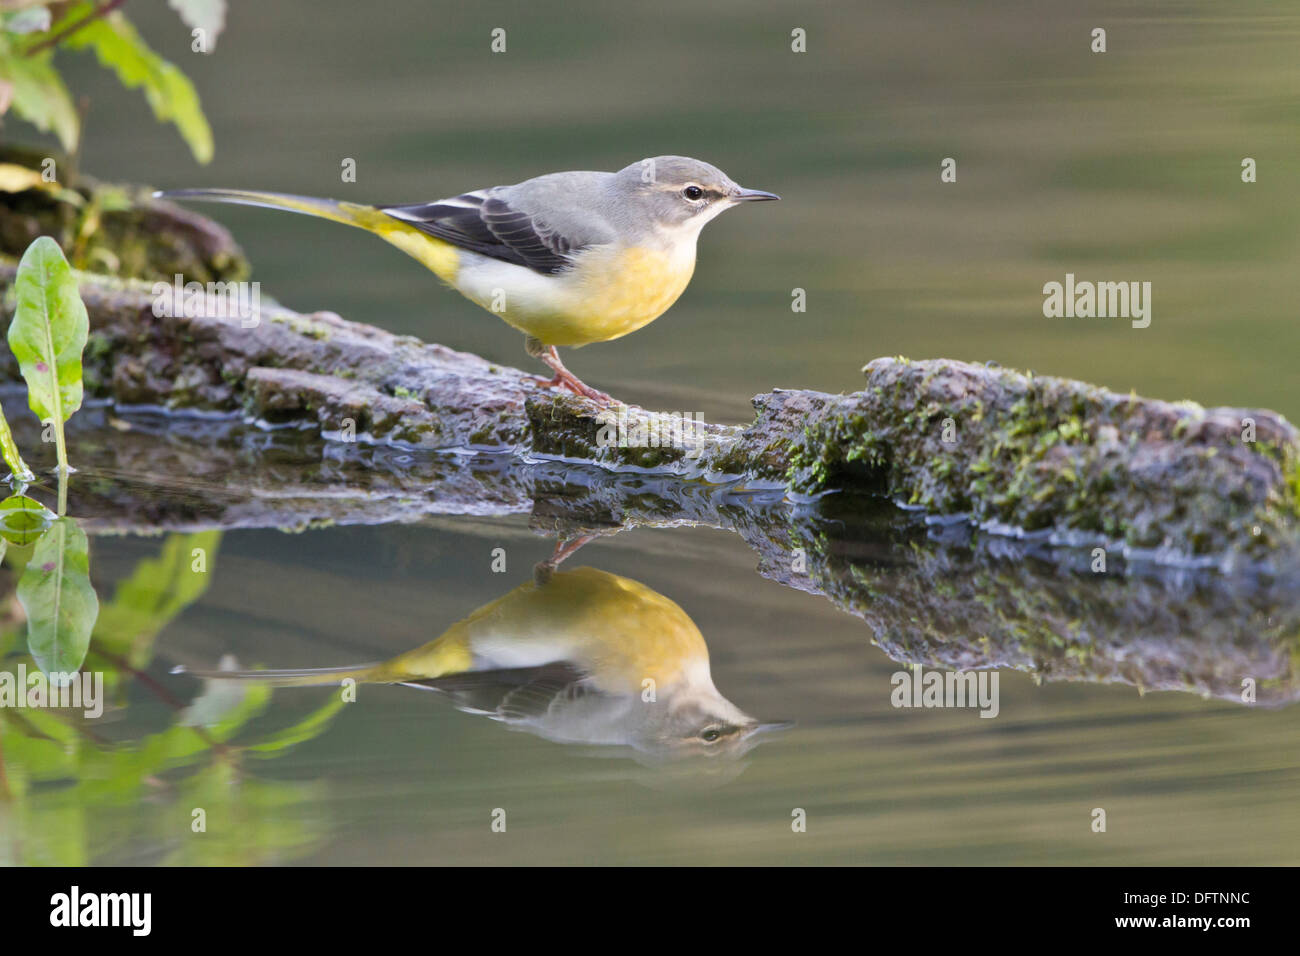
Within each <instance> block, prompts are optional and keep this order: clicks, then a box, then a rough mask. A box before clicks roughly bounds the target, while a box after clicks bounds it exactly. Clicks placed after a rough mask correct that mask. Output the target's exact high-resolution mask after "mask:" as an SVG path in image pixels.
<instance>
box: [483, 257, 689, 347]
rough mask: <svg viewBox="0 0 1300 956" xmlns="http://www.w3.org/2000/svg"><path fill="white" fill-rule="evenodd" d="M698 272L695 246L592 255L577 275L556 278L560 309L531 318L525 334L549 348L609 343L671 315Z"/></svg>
mask: <svg viewBox="0 0 1300 956" xmlns="http://www.w3.org/2000/svg"><path fill="white" fill-rule="evenodd" d="M694 272H695V249H694V246H693V245H692V247H691V248H689V249H685V250H682V251H679V252H673V253H669V252H664V251H662V250H659V249H650V248H633V247H626V246H624V247H613V246H611V247H603V248H596V249H592V250H589V251H588V252H586V253H584V254H583V255H582V257H581V258H580V259H579V260H578V263H577V265H576V266H575V267H574V268H573V270H572V271H570V272H568V273H565V274H563V275H562V276H559V277H557V279H558V281H559V282H560V283H562V285H563V295H562V296H561V297H559V299H560V302H561V303H562V305H561V308H559V309H556V310H555V311H554V312H551V313H550V314H544V315H537V316H531V317H529V318H528V325H529V327H528V328H525V329H524V331H526V332H528V333H529V334H530V335H534V336H536V337H537V338H539V339H541V340H542V342H544V343H545V344H546V345H568V346H578V345H589V344H590V343H592V342H608V341H609V340H611V339H616V338H619V337H620V336H624V335H627V334H628V333H629V332H635V331H636V330H637V329H639V328H641V327H642V326H645V325H648V324H649V323H651V322H653V321H654V320H655V319H657V318H659V316H661V315H663V314H664V313H665V312H666V311H668V308H669V307H670V306H671V305H672V304H673V303H674V302H676V301H677V298H678V296H680V295H681V294H682V292H683V291H685V289H686V286H687V285H689V284H690V281H691V275H692V274H693V273H694ZM507 321H511V320H509V319H508V320H507ZM511 324H516V323H515V322H514V321H511ZM521 327H522V326H521Z"/></svg>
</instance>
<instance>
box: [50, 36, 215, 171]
mask: <svg viewBox="0 0 1300 956" xmlns="http://www.w3.org/2000/svg"><path fill="white" fill-rule="evenodd" d="M62 45H63V46H65V47H67V48H68V49H70V50H93V51H94V53H95V56H96V57H97V58H98V60H99V62H100V64H102V65H103V66H105V67H108V68H109V69H110V70H112V71H113V72H114V73H116V74H117V78H118V79H119V80H120V81H121V82H122V85H123V86H126V87H129V88H132V89H135V88H137V87H138V88H140V89H142V90H143V91H144V95H145V99H147V100H148V101H149V106H150V108H152V109H153V115H154V116H155V117H156V118H157V119H158V121H159V122H162V123H168V122H170V123H175V124H176V128H177V129H178V130H179V131H180V134H181V138H182V139H184V140H185V142H186V144H187V145H188V146H189V147H190V151H191V152H192V153H193V154H194V158H195V159H197V160H198V161H199V162H200V163H206V162H208V161H209V160H210V159H212V128H211V127H210V126H208V121H207V119H206V117H204V115H203V109H202V107H201V106H200V105H199V94H198V93H197V92H195V90H194V84H193V83H191V82H190V81H189V79H188V78H187V77H186V76H185V74H184V73H182V72H181V71H180V70H179V69H178V68H177V67H176V66H175V65H174V64H172V63H169V62H168V61H166V60H164V59H163V58H162V57H160V56H159V55H158V54H157V53H155V52H154V51H153V50H151V49H149V46H148V44H146V43H145V42H144V39H143V38H142V37H141V36H140V34H139V33H137V32H136V30H135V27H133V26H131V24H130V22H129V21H128V20H127V19H126V18H125V17H123V16H122V15H121V14H119V13H113V14H110V15H109V16H107V17H104V18H102V19H99V20H95V21H94V22H92V23H88V24H87V25H86V26H84V27H82V28H81V29H79V30H77V31H76V32H75V33H72V34H70V35H69V36H68V38H67V39H66V40H64V41H63V44H62Z"/></svg>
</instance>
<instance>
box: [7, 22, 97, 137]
mask: <svg viewBox="0 0 1300 956" xmlns="http://www.w3.org/2000/svg"><path fill="white" fill-rule="evenodd" d="M52 60H53V51H51V50H43V51H41V52H40V53H37V54H34V55H32V56H23V55H21V54H19V53H15V52H13V51H12V50H10V49H9V45H8V43H7V42H6V41H5V40H4V38H3V37H0V85H7V86H8V87H9V89H10V94H9V95H10V98H9V104H10V107H11V108H12V109H13V111H14V113H15V114H16V115H18V116H20V117H21V118H23V119H25V120H26V121H27V122H29V123H31V124H32V125H33V126H35V127H36V128H37V129H38V130H40V131H41V132H43V133H48V132H53V133H54V135H55V136H57V137H58V138H59V142H60V143H62V144H63V148H64V149H66V150H69V151H72V150H75V149H76V148H77V140H78V138H79V137H80V133H81V117H80V116H79V115H78V113H77V107H76V105H75V104H74V103H73V102H72V95H71V94H70V93H68V88H67V87H66V86H64V85H63V79H62V77H60V76H59V73H58V71H57V70H56V69H55V68H54V64H53V62H52ZM0 112H3V110H0Z"/></svg>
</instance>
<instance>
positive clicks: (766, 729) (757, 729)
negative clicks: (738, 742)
mask: <svg viewBox="0 0 1300 956" xmlns="http://www.w3.org/2000/svg"><path fill="white" fill-rule="evenodd" d="M793 726H794V721H793V720H772V721H768V722H767V723H765V724H755V725H754V726H753V727H751V728H749V730H747V731H745V739H746V740H748V739H749V738H751V737H766V736H767V735H768V734H777V733H780V732H781V731H783V730H789V729H790V728H791V727H793Z"/></svg>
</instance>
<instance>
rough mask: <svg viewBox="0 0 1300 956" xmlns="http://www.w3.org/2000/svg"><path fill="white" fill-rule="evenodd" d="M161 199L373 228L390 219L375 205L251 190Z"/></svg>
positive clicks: (167, 194) (183, 192)
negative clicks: (274, 211)
mask: <svg viewBox="0 0 1300 956" xmlns="http://www.w3.org/2000/svg"><path fill="white" fill-rule="evenodd" d="M154 195H155V196H157V197H159V198H161V199H192V200H197V201H199V202H226V203H236V204H238V205H241V206H262V207H264V208H266V209H287V210H288V211H289V212H300V213H302V214H303V215H307V216H316V217H317V218H319V219H329V220H332V221H333V222H342V223H347V224H348V225H349V226H360V227H361V228H362V229H373V228H374V227H375V226H376V225H377V224H379V223H381V222H383V221H384V220H387V221H389V222H391V221H392V217H391V216H385V215H384V214H383V213H382V212H380V210H378V209H376V208H375V207H374V206H366V205H362V204H360V203H354V202H339V201H338V200H335V199H315V198H313V197H311V196H291V195H289V194H288V193H264V192H258V191H255V190H252V189H168V190H164V191H162V192H156V193H154Z"/></svg>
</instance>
